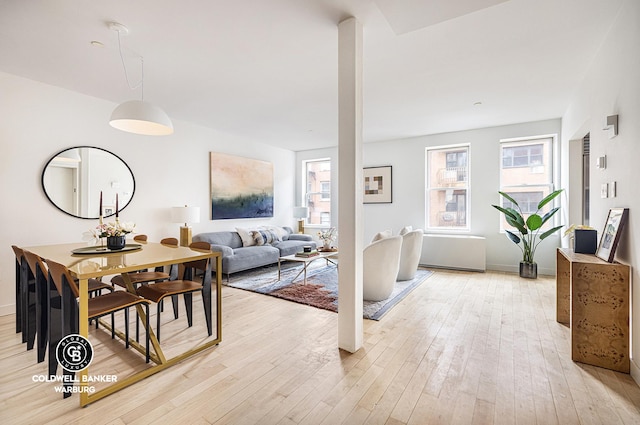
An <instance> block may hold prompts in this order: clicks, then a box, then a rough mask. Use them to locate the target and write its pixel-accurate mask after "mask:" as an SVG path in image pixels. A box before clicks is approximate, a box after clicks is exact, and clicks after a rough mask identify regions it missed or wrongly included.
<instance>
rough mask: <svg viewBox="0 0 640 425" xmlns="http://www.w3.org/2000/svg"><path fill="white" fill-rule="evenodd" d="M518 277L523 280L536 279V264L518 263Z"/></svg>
mask: <svg viewBox="0 0 640 425" xmlns="http://www.w3.org/2000/svg"><path fill="white" fill-rule="evenodd" d="M520 277H524V278H525V279H537V278H538V264H537V263H525V262H524V261H520Z"/></svg>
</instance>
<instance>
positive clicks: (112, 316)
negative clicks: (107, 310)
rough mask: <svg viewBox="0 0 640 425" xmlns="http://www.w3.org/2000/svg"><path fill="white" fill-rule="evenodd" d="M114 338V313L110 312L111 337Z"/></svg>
mask: <svg viewBox="0 0 640 425" xmlns="http://www.w3.org/2000/svg"><path fill="white" fill-rule="evenodd" d="M115 338H116V321H115V318H114V314H113V313H111V339H115Z"/></svg>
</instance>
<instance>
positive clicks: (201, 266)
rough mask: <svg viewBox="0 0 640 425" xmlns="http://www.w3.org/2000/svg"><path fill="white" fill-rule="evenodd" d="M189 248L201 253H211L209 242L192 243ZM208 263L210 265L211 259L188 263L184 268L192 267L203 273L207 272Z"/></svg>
mask: <svg viewBox="0 0 640 425" xmlns="http://www.w3.org/2000/svg"><path fill="white" fill-rule="evenodd" d="M189 248H191V249H197V250H200V251H211V244H210V243H209V242H192V243H191V245H189ZM208 263H209V259H207V260H196V261H190V262H188V263H184V266H185V267H192V268H194V269H197V270H201V271H206V270H207V265H208Z"/></svg>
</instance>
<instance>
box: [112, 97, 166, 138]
mask: <svg viewBox="0 0 640 425" xmlns="http://www.w3.org/2000/svg"><path fill="white" fill-rule="evenodd" d="M109 124H110V125H111V126H112V127H114V128H117V129H118V130H122V131H127V132H129V133H136V134H144V135H148V136H166V135H168V134H172V133H173V124H172V123H171V120H170V119H169V116H168V115H167V114H166V113H165V112H164V111H163V110H162V109H160V108H159V107H157V106H155V105H152V104H151V103H149V102H144V101H142V100H130V101H128V102H124V103H121V104H120V105H118V107H116V109H114V110H113V113H111V121H109Z"/></svg>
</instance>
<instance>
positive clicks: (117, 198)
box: [116, 193, 118, 218]
mask: <svg viewBox="0 0 640 425" xmlns="http://www.w3.org/2000/svg"><path fill="white" fill-rule="evenodd" d="M116 218H118V194H117V193H116Z"/></svg>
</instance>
